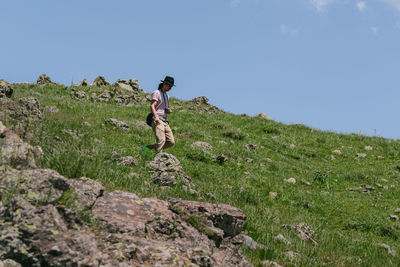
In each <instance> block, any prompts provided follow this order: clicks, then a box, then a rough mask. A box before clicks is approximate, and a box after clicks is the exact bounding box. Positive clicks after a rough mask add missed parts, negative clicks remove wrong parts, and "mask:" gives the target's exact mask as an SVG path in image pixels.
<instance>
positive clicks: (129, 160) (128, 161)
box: [118, 156, 138, 167]
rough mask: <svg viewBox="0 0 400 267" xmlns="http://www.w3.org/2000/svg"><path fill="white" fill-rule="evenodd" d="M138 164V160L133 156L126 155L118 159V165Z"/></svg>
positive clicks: (132, 165) (131, 165) (129, 165)
mask: <svg viewBox="0 0 400 267" xmlns="http://www.w3.org/2000/svg"><path fill="white" fill-rule="evenodd" d="M137 164H138V162H137V160H136V159H135V158H133V157H132V156H125V157H122V158H119V159H118V165H122V166H128V167H135V166H136V165H137Z"/></svg>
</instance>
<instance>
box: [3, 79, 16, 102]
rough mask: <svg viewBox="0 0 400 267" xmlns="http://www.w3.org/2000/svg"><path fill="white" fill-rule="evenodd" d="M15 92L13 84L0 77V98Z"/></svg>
mask: <svg viewBox="0 0 400 267" xmlns="http://www.w3.org/2000/svg"><path fill="white" fill-rule="evenodd" d="M13 92H14V88H13V86H12V84H10V83H8V82H6V81H4V80H2V79H0V98H1V97H11V96H12V94H13Z"/></svg>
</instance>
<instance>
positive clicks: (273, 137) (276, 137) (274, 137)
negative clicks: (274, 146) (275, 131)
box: [271, 135, 279, 139]
mask: <svg viewBox="0 0 400 267" xmlns="http://www.w3.org/2000/svg"><path fill="white" fill-rule="evenodd" d="M271 138H272V139H279V136H277V135H275V136H271Z"/></svg>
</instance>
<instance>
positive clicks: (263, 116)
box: [257, 112, 272, 121]
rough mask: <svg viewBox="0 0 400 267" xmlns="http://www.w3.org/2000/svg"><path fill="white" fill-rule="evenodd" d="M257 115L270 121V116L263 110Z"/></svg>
mask: <svg viewBox="0 0 400 267" xmlns="http://www.w3.org/2000/svg"><path fill="white" fill-rule="evenodd" d="M257 117H259V118H262V119H266V120H268V121H272V118H271V117H270V116H268V115H267V114H265V113H264V112H262V113H259V114H257Z"/></svg>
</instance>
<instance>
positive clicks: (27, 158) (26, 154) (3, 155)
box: [0, 130, 43, 170]
mask: <svg viewBox="0 0 400 267" xmlns="http://www.w3.org/2000/svg"><path fill="white" fill-rule="evenodd" d="M42 158H43V152H42V149H41V148H40V147H38V146H35V147H33V146H31V145H29V144H28V143H25V142H24V141H22V139H21V138H20V137H19V136H18V135H16V134H15V133H13V132H12V131H11V130H3V133H2V134H1V135H0V165H10V166H12V167H13V168H16V169H20V170H21V169H33V168H37V166H38V165H40V164H41V162H42Z"/></svg>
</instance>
